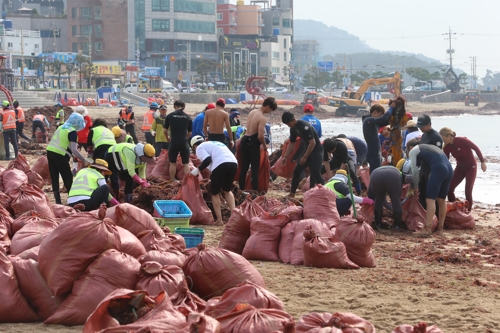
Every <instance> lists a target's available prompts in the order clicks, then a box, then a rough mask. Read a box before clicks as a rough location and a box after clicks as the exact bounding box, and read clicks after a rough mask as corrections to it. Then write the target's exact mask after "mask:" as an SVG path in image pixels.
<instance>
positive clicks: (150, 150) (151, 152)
mask: <svg viewBox="0 0 500 333" xmlns="http://www.w3.org/2000/svg"><path fill="white" fill-rule="evenodd" d="M155 154H156V149H155V147H153V145H152V144H150V143H148V144H146V145H144V155H146V156H148V157H154V156H155Z"/></svg>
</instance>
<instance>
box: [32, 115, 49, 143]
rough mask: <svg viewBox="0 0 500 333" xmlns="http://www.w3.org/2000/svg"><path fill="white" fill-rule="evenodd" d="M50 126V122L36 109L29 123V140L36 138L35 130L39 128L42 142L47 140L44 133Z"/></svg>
mask: <svg viewBox="0 0 500 333" xmlns="http://www.w3.org/2000/svg"><path fill="white" fill-rule="evenodd" d="M49 128H50V123H49V121H48V120H47V117H45V116H44V115H43V114H42V113H41V112H40V111H37V113H36V115H34V116H33V122H32V123H31V129H32V131H33V133H32V135H31V141H35V139H36V130H37V129H39V130H40V132H42V134H43V142H44V143H45V141H46V140H47V137H46V136H45V133H46V132H47V130H48V129H49ZM46 129H47V130H46Z"/></svg>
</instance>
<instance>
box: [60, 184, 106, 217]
mask: <svg viewBox="0 0 500 333" xmlns="http://www.w3.org/2000/svg"><path fill="white" fill-rule="evenodd" d="M108 196H109V186H108V185H103V186H99V187H98V188H97V189H96V190H95V191H94V192H93V193H92V195H91V196H90V199H87V200H81V201H77V202H73V203H71V204H69V205H70V206H71V207H74V206H75V205H77V204H84V205H85V211H86V212H89V211H91V210H95V209H98V208H99V206H101V204H103V203H104V204H105V203H107V202H108Z"/></svg>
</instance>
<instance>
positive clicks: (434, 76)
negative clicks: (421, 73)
mask: <svg viewBox="0 0 500 333" xmlns="http://www.w3.org/2000/svg"><path fill="white" fill-rule="evenodd" d="M429 79H430V80H442V79H443V75H442V74H441V72H439V71H435V72H434V73H432V74H430V76H429Z"/></svg>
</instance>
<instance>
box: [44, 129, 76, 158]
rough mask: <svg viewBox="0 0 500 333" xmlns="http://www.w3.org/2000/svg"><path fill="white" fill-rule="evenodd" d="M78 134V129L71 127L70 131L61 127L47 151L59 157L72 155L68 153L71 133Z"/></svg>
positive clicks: (55, 133)
mask: <svg viewBox="0 0 500 333" xmlns="http://www.w3.org/2000/svg"><path fill="white" fill-rule="evenodd" d="M73 131H75V132H76V129H74V128H73V127H70V128H68V129H66V128H62V127H59V128H58V129H56V131H55V132H54V136H52V140H50V142H49V145H48V146H47V151H51V152H54V153H57V154H59V155H63V156H64V155H71V154H70V153H69V152H68V147H69V133H70V132H73Z"/></svg>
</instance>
